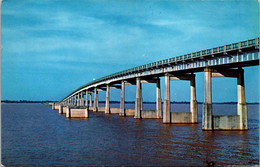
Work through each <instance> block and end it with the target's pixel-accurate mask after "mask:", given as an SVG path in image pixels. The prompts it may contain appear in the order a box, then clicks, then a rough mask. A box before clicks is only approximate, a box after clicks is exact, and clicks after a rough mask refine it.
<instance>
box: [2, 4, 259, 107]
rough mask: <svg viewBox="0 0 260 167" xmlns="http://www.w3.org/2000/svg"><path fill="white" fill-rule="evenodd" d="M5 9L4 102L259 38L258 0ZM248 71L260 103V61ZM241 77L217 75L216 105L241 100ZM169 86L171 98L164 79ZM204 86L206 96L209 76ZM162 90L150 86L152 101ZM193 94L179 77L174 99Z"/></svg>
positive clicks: (200, 88)
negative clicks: (239, 78)
mask: <svg viewBox="0 0 260 167" xmlns="http://www.w3.org/2000/svg"><path fill="white" fill-rule="evenodd" d="M1 12H2V15H1V16H2V25H1V26H2V27H1V33H2V36H1V38H2V39H1V40H2V41H1V42H2V44H1V45H2V46H1V51H2V57H1V66H2V69H1V70H2V71H1V77H2V78H1V90H2V94H1V96H2V100H57V101H59V100H61V99H63V98H64V97H65V96H67V95H68V94H69V93H71V92H72V91H74V90H75V89H77V88H79V87H80V86H82V85H84V84H86V83H88V82H90V81H92V80H93V79H98V78H100V77H103V76H106V75H110V74H112V73H115V72H118V71H121V70H126V69H129V68H132V67H135V66H139V65H143V64H147V63H150V62H154V61H158V60H162V59H166V58H170V57H175V56H179V55H183V54H187V53H191V52H194V51H199V50H202V49H208V48H213V47H216V46H221V45H225V44H229V43H233V42H238V41H242V40H247V39H252V38H256V37H258V36H259V6H258V2H257V0H247V1H246V0H240V1H216V0H201V1H198V0H194V1H189V0H184V1H181V0H149V1H145V0H144V1H138V0H117V1H105V0H77V1H75V0H43V1H39V0H3V3H2V8H1ZM244 69H245V89H246V100H247V102H259V66H255V67H247V68H244ZM236 82H237V81H236V79H230V78H214V79H213V83H212V91H213V102H227V101H237V87H236ZM161 85H162V97H164V78H163V77H162V78H161ZM196 86H197V100H198V101H203V97H204V93H203V92H204V74H203V73H197V74H196ZM155 91H156V90H155V84H144V85H143V98H144V101H155ZM189 91H190V90H189V82H187V81H171V99H172V100H174V101H189V99H190V95H189V94H190V92H189ZM99 99H100V100H102V99H103V100H105V92H100V98H99ZM111 100H118V101H119V100H120V90H114V89H113V90H111ZM126 100H127V101H134V100H135V86H126Z"/></svg>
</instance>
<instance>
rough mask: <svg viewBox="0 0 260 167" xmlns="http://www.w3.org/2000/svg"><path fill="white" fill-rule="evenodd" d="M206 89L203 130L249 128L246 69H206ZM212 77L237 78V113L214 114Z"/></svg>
mask: <svg viewBox="0 0 260 167" xmlns="http://www.w3.org/2000/svg"><path fill="white" fill-rule="evenodd" d="M204 71H205V91H204V104H203V114H202V130H247V129H248V119H247V105H246V102H245V87H244V71H243V69H241V68H238V69H225V70H218V71H217V70H214V69H210V68H206V69H205V70H204ZM211 77H233V78H237V97H238V103H237V115H220V116H214V115H212V88H211V82H212V81H211Z"/></svg>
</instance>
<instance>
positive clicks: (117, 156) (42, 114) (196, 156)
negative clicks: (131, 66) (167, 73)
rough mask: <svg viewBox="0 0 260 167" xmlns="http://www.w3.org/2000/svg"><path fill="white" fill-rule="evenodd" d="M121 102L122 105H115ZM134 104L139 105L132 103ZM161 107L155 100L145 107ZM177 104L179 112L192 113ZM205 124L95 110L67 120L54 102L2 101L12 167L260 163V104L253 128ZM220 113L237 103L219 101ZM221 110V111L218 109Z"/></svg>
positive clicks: (252, 113) (253, 108)
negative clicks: (221, 128)
mask: <svg viewBox="0 0 260 167" xmlns="http://www.w3.org/2000/svg"><path fill="white" fill-rule="evenodd" d="M112 106H119V104H112ZM127 107H128V108H134V104H127ZM150 108H155V105H154V104H146V105H144V109H150ZM188 108H189V105H187V104H177V105H176V104H175V105H173V110H175V111H187V110H188ZM198 108H199V122H200V123H199V124H197V125H183V124H178V125H166V124H163V123H162V120H160V119H147V120H137V119H134V118H130V117H124V118H122V117H119V116H118V114H115V115H105V114H104V113H92V112H91V113H90V118H88V119H71V120H68V119H66V117H65V115H59V114H58V111H52V110H51V106H47V105H42V104H2V163H3V164H4V165H6V166H22V165H23V166H36V165H44V166H90V165H113V166H114V165H131V166H137V165H138V166H140V165H149V166H151V165H156V166H158V165H163V166H175V165H186V166H187V165H188V166H191V165H196V166H201V165H206V161H213V162H215V163H216V164H217V165H226V164H244V165H253V164H258V163H259V162H258V161H259V143H258V142H259V105H248V118H249V130H248V131H215V132H210V131H202V130H201V111H202V110H201V108H202V106H201V105H199V106H198ZM213 109H214V114H215V115H216V114H219V115H221V114H226V115H227V114H235V112H236V105H233V104H228V105H227V104H225V105H223V104H222V105H214V106H213ZM216 111H217V113H216Z"/></svg>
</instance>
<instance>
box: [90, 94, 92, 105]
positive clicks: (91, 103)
mask: <svg viewBox="0 0 260 167" xmlns="http://www.w3.org/2000/svg"><path fill="white" fill-rule="evenodd" d="M89 107H92V93H90V94H89Z"/></svg>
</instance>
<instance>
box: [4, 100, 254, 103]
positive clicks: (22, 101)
mask: <svg viewBox="0 0 260 167" xmlns="http://www.w3.org/2000/svg"><path fill="white" fill-rule="evenodd" d="M1 103H58V101H49V100H46V101H30V100H2V101H1ZM99 103H105V101H99ZM110 103H120V101H110ZM125 103H126V104H134V103H135V102H134V101H125ZM143 103H144V104H156V102H143ZM189 103H190V102H187V101H184V102H176V101H173V102H171V104H189ZM198 104H203V102H198ZM213 104H237V102H213ZM247 104H259V103H256V102H249V103H247Z"/></svg>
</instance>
